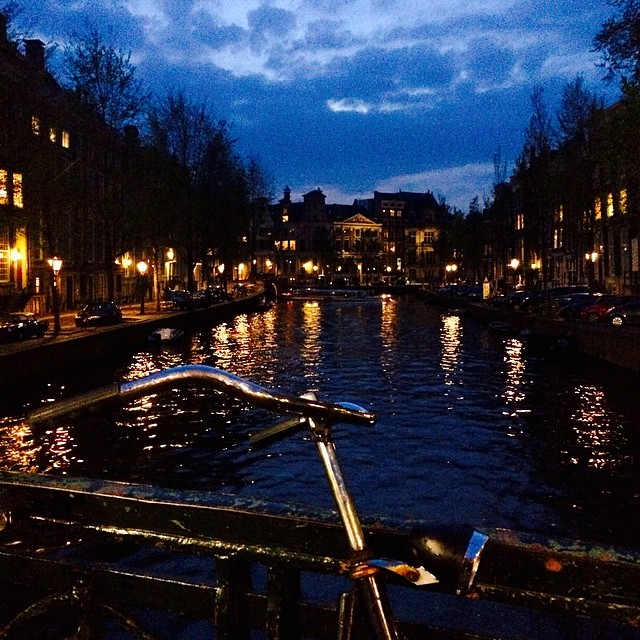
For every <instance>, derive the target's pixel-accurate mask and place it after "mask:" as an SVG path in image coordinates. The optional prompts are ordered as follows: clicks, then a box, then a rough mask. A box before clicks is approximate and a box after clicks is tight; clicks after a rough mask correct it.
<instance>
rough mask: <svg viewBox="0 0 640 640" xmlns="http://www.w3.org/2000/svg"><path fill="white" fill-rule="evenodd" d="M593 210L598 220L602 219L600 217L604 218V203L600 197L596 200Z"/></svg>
mask: <svg viewBox="0 0 640 640" xmlns="http://www.w3.org/2000/svg"><path fill="white" fill-rule="evenodd" d="M593 210H594V212H595V214H596V220H600V218H602V203H601V202H600V198H596V201H595V202H594V203H593Z"/></svg>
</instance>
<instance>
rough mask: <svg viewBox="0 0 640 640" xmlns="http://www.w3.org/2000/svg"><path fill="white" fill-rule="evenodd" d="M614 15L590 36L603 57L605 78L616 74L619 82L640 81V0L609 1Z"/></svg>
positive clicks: (633, 82) (634, 82) (610, 77)
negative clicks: (593, 37)
mask: <svg viewBox="0 0 640 640" xmlns="http://www.w3.org/2000/svg"><path fill="white" fill-rule="evenodd" d="M610 4H611V5H612V7H613V8H614V11H615V15H614V16H612V17H611V18H608V19H607V20H605V22H604V23H603V25H602V28H601V29H600V31H599V32H598V34H597V35H596V37H595V39H594V45H595V49H596V51H599V52H600V53H601V54H602V56H603V61H602V66H603V67H604V69H605V70H606V76H605V77H606V78H607V79H608V80H612V79H613V78H615V77H620V79H621V80H622V82H623V84H627V83H631V84H637V83H638V81H639V80H640V1H639V0H610Z"/></svg>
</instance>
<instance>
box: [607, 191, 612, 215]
mask: <svg viewBox="0 0 640 640" xmlns="http://www.w3.org/2000/svg"><path fill="white" fill-rule="evenodd" d="M612 215H613V193H610V194H608V195H607V218H610V217H611V216H612Z"/></svg>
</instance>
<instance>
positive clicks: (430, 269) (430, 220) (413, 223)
mask: <svg viewBox="0 0 640 640" xmlns="http://www.w3.org/2000/svg"><path fill="white" fill-rule="evenodd" d="M371 206H372V210H373V215H374V216H375V218H376V219H377V220H379V221H380V222H381V223H382V257H383V270H384V271H385V272H386V273H387V274H389V275H390V276H400V277H404V278H407V279H409V280H411V281H414V282H423V283H429V284H432V285H434V286H435V285H436V284H437V283H439V282H440V281H441V279H442V274H443V269H444V265H443V264H441V259H440V257H439V255H438V251H437V245H438V238H439V229H440V228H441V226H442V223H443V218H444V216H445V214H446V207H445V206H444V205H441V204H438V201H437V200H436V199H435V197H434V195H433V193H432V192H430V191H427V192H426V193H414V192H410V191H398V192H396V193H383V192H379V191H374V195H373V202H372V205H371Z"/></svg>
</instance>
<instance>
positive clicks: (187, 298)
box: [166, 289, 193, 311]
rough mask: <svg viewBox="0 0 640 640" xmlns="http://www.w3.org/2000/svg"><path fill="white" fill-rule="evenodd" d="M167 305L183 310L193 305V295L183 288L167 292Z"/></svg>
mask: <svg viewBox="0 0 640 640" xmlns="http://www.w3.org/2000/svg"><path fill="white" fill-rule="evenodd" d="M166 302H167V306H168V307H170V308H172V309H180V310H181V311H185V310H186V309H191V308H192V307H193V296H192V295H191V292H190V291H186V290H185V289H175V290H173V291H169V293H168V294H167V300H166Z"/></svg>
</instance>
